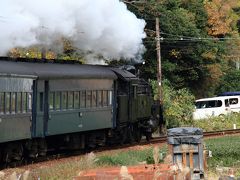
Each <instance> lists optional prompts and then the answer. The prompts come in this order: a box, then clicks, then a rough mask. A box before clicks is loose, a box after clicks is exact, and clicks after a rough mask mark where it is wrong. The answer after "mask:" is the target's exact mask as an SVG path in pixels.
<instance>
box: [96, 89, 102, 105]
mask: <svg viewBox="0 0 240 180" xmlns="http://www.w3.org/2000/svg"><path fill="white" fill-rule="evenodd" d="M102 94H103V91H97V106H98V107H101V106H102V105H103V98H102V97H103V95H102Z"/></svg>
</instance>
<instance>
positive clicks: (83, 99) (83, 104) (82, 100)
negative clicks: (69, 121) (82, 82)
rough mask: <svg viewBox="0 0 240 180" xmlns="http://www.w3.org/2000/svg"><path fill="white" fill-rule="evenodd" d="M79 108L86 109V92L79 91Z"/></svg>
mask: <svg viewBox="0 0 240 180" xmlns="http://www.w3.org/2000/svg"><path fill="white" fill-rule="evenodd" d="M80 107H81V108H85V107H86V91H81V97H80Z"/></svg>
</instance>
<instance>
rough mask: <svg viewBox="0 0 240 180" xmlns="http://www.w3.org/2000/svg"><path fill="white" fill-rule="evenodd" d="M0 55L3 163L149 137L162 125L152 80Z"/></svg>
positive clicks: (114, 70) (100, 68) (119, 71)
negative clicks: (153, 92)
mask: <svg viewBox="0 0 240 180" xmlns="http://www.w3.org/2000/svg"><path fill="white" fill-rule="evenodd" d="M63 62H65V61H57V60H52V61H41V60H36V59H35V60H34V59H32V60H30V61H29V60H26V59H17V60H16V59H11V58H0V85H1V86H0V164H5V163H9V162H13V161H18V160H21V159H22V158H36V157H38V156H45V155H46V154H47V152H48V151H49V150H51V149H55V150H57V149H86V148H94V147H97V146H103V145H106V144H116V143H117V144H119V143H122V144H123V143H131V142H133V141H137V142H139V141H140V140H141V138H142V135H146V137H147V140H149V139H150V137H151V134H152V133H153V132H154V131H155V130H156V128H157V127H158V125H159V108H158V106H157V105H154V101H153V98H152V92H151V88H150V86H149V84H148V83H147V82H145V81H144V80H143V79H140V78H138V77H136V76H135V75H133V74H132V73H130V72H128V71H126V70H122V69H118V68H114V67H109V66H97V65H82V64H79V63H76V62H74V61H70V63H69V62H68V63H63Z"/></svg>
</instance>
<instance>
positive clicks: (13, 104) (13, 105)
mask: <svg viewBox="0 0 240 180" xmlns="http://www.w3.org/2000/svg"><path fill="white" fill-rule="evenodd" d="M11 113H12V114H15V113H16V93H15V92H12V93H11Z"/></svg>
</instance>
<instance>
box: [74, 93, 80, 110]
mask: <svg viewBox="0 0 240 180" xmlns="http://www.w3.org/2000/svg"><path fill="white" fill-rule="evenodd" d="M73 101H74V103H73V104H74V109H79V105H80V96H79V92H74V99H73Z"/></svg>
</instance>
